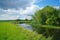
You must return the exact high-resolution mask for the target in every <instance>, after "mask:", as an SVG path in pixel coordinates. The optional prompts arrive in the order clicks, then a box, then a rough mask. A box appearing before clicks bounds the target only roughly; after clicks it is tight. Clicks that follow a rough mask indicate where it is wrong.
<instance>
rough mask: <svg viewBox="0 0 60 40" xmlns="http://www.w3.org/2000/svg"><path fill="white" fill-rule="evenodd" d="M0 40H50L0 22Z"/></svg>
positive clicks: (13, 25)
mask: <svg viewBox="0 0 60 40" xmlns="http://www.w3.org/2000/svg"><path fill="white" fill-rule="evenodd" d="M0 40H51V37H48V38H46V37H44V36H43V35H42V34H37V33H35V32H32V31H27V30H25V29H23V28H21V27H18V26H17V25H15V24H12V23H8V22H0Z"/></svg>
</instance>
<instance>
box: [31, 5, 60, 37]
mask: <svg viewBox="0 0 60 40" xmlns="http://www.w3.org/2000/svg"><path fill="white" fill-rule="evenodd" d="M31 25H32V26H33V27H34V28H35V29H34V30H36V31H37V32H38V33H42V34H43V35H46V36H50V35H53V34H54V33H55V31H56V30H55V29H53V28H52V29H48V28H47V27H48V26H46V28H43V25H51V26H52V27H54V26H60V9H55V8H53V7H51V6H46V7H44V8H43V9H42V10H37V11H36V12H35V15H33V19H32V24H31ZM51 26H49V28H50V27H51ZM56 33H57V32H56Z"/></svg>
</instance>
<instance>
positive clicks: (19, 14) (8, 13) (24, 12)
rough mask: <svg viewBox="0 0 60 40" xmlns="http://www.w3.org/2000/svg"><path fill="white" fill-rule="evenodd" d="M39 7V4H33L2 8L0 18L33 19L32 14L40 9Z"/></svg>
mask: <svg viewBox="0 0 60 40" xmlns="http://www.w3.org/2000/svg"><path fill="white" fill-rule="evenodd" d="M38 9H39V7H38V6H37V5H33V4H32V5H31V6H28V7H26V8H25V9H22V8H21V9H19V10H16V9H7V10H5V9H0V20H10V19H11V20H14V19H23V20H24V19H29V20H30V19H32V17H31V15H33V14H34V13H35V11H36V10H38Z"/></svg>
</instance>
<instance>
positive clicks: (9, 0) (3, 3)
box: [0, 0, 60, 20]
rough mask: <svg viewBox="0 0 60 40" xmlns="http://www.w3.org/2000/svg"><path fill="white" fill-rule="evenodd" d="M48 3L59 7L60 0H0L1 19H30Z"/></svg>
mask: <svg viewBox="0 0 60 40" xmlns="http://www.w3.org/2000/svg"><path fill="white" fill-rule="evenodd" d="M47 5H50V6H54V7H55V8H59V6H60V0H0V20H15V19H22V20H24V19H29V20H30V19H32V17H31V15H33V14H34V13H35V12H36V10H38V9H42V8H43V7H45V6H47Z"/></svg>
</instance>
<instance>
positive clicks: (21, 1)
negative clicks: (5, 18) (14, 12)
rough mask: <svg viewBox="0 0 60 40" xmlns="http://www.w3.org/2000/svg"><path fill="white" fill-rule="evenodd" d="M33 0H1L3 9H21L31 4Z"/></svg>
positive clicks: (0, 3) (0, 4)
mask: <svg viewBox="0 0 60 40" xmlns="http://www.w3.org/2000/svg"><path fill="white" fill-rule="evenodd" d="M31 2H32V0H0V8H2V9H11V8H15V9H19V8H25V7H27V6H30V3H31Z"/></svg>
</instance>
